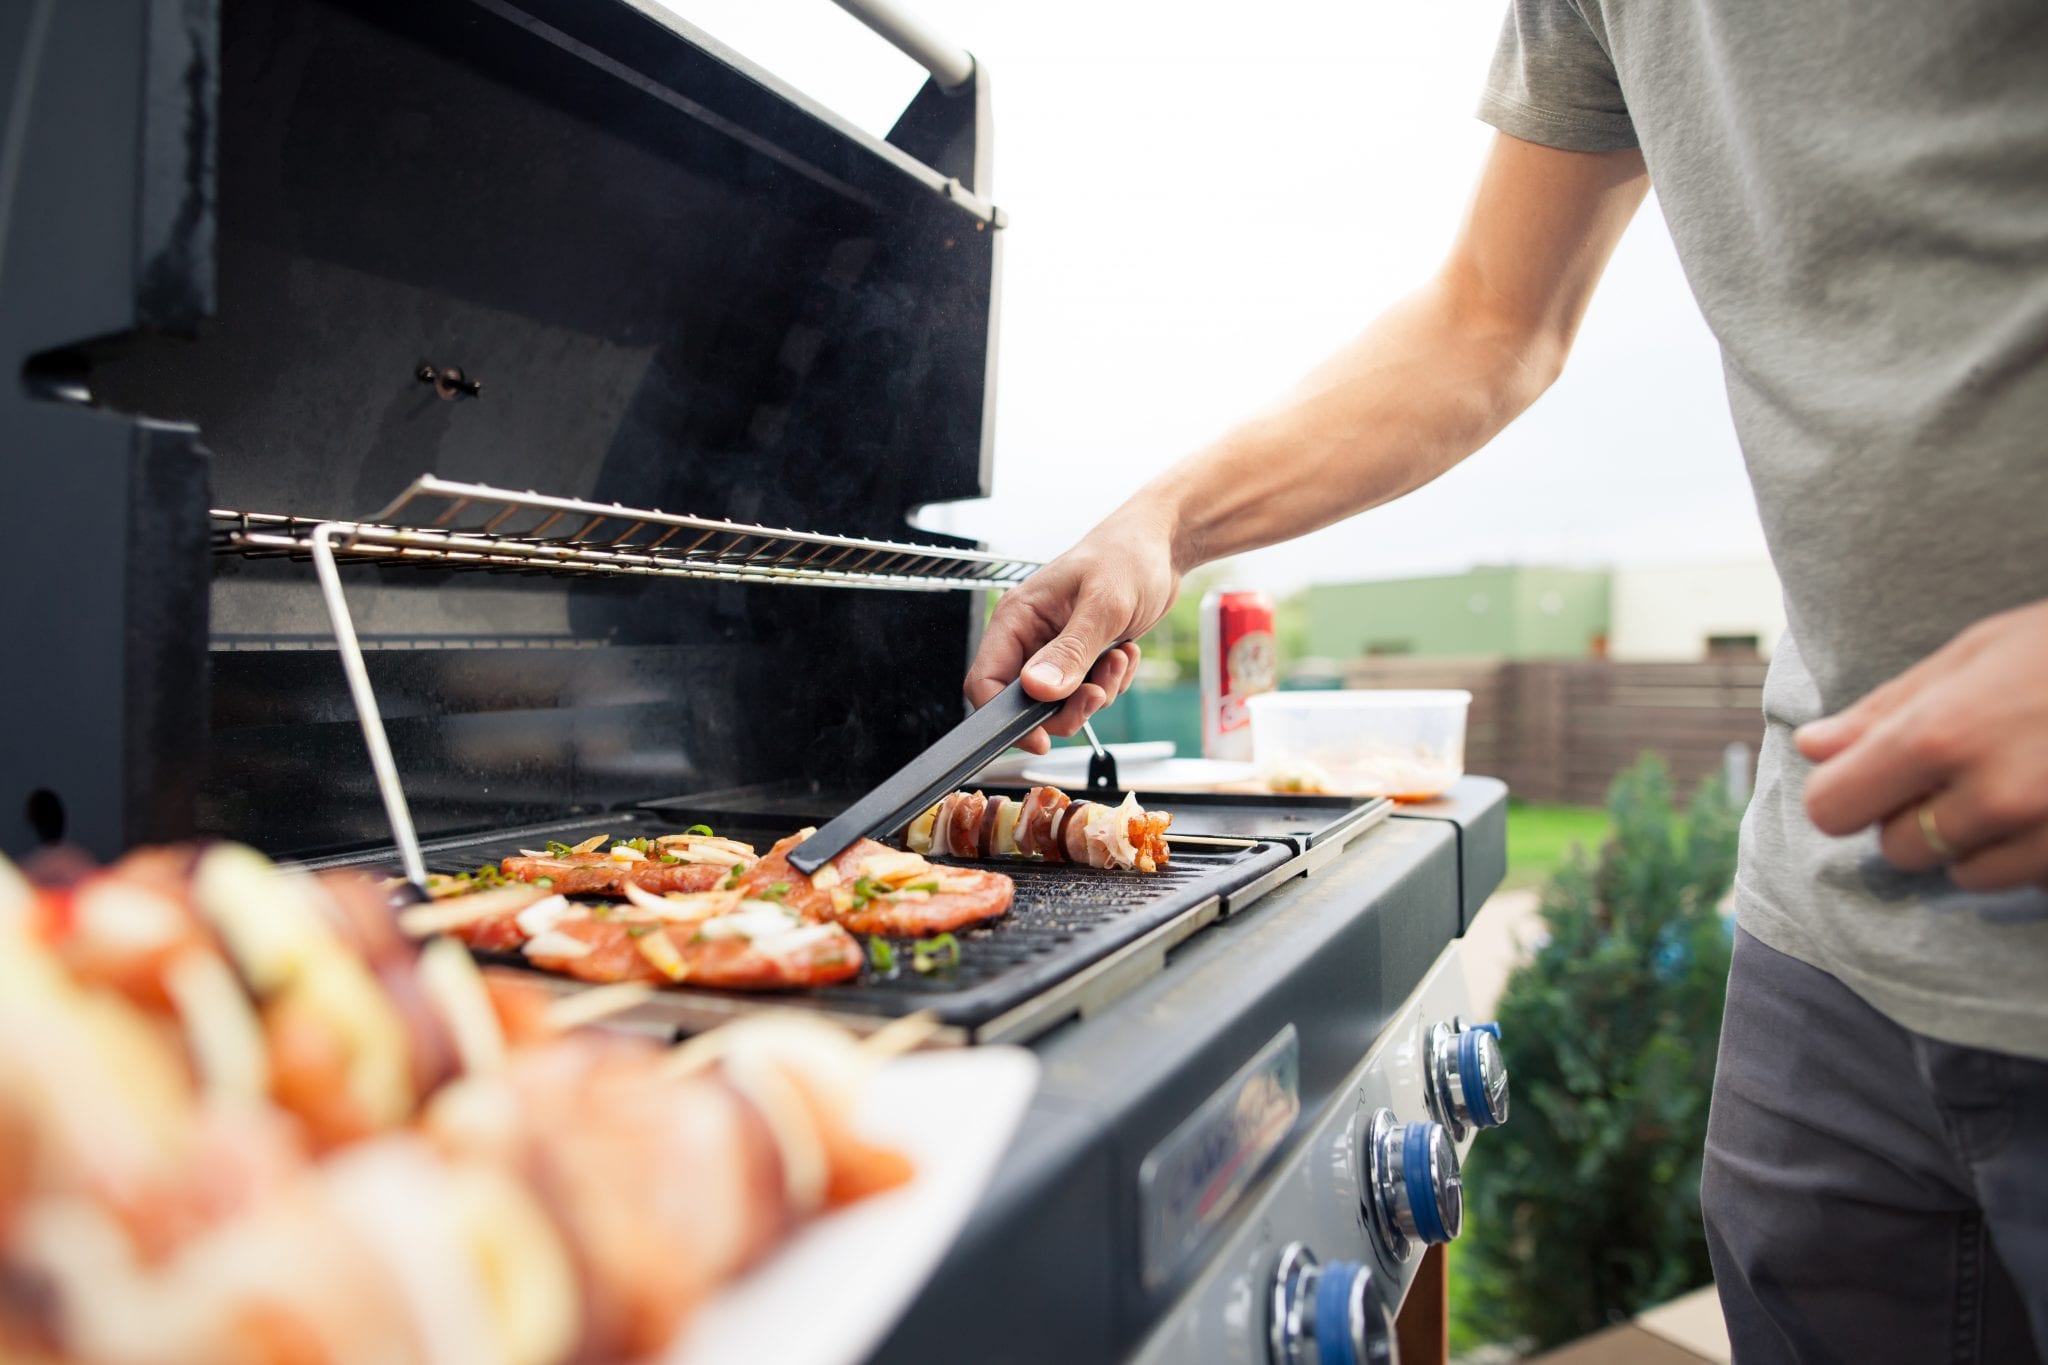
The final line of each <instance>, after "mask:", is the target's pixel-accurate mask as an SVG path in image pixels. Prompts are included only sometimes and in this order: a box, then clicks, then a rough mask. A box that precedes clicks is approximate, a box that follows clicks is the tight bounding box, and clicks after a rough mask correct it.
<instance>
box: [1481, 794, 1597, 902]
mask: <svg viewBox="0 0 2048 1365" xmlns="http://www.w3.org/2000/svg"><path fill="white" fill-rule="evenodd" d="M1606 837H1607V812H1606V811H1604V810H1601V809H1599V808H1597V807H1592V806H1548V805H1542V804H1538V803H1536V802H1530V801H1514V800H1511V801H1509V802H1508V875H1507V877H1506V878H1505V879H1504V880H1503V881H1502V882H1501V888H1502V889H1503V890H1514V889H1516V888H1518V887H1533V886H1541V885H1542V884H1543V883H1544V881H1546V880H1547V879H1548V878H1549V876H1550V874H1551V873H1552V872H1554V871H1556V870H1557V869H1558V868H1559V867H1561V866H1562V865H1563V864H1564V860H1565V855H1566V854H1567V853H1569V852H1570V851H1571V848H1572V845H1574V844H1578V845H1581V846H1583V847H1584V848H1585V850H1586V852H1587V853H1588V854H1594V853H1597V852H1599V850H1600V843H1601V841H1602V840H1603V839H1605V838H1606Z"/></svg>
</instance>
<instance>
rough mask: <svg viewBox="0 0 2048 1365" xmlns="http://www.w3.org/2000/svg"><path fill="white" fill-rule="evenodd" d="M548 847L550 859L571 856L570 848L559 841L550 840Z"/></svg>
mask: <svg viewBox="0 0 2048 1365" xmlns="http://www.w3.org/2000/svg"><path fill="white" fill-rule="evenodd" d="M547 847H548V856H549V857H550V858H566V857H568V856H569V846H568V845H567V844H565V843H563V842H562V841H561V840H559V839H550V840H548V845H547Z"/></svg>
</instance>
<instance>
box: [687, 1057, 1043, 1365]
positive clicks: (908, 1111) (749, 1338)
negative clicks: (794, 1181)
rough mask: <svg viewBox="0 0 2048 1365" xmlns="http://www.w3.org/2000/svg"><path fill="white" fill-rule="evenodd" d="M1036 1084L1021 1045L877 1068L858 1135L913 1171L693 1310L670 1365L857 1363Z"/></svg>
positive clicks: (965, 1207)
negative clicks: (903, 1159)
mask: <svg viewBox="0 0 2048 1365" xmlns="http://www.w3.org/2000/svg"><path fill="white" fill-rule="evenodd" d="M1037 1088H1038V1058H1037V1057H1035V1056H1034V1055H1032V1054H1031V1053H1029V1052H1027V1051H1025V1050H1024V1049H1023V1048H1012V1047H978V1048H961V1049H959V1050H957V1051H950V1052H920V1053H913V1054H912V1055H910V1056H908V1057H899V1058H897V1059H896V1060H895V1061H893V1062H891V1063H889V1064H888V1065H887V1066H885V1067H883V1068H882V1070H881V1071H880V1072H879V1073H878V1074H877V1075H876V1076H875V1079H874V1083H873V1085H872V1086H871V1087H870V1088H869V1090H868V1095H867V1100H866V1102H865V1104H864V1105H863V1107H862V1109H861V1125H860V1127H861V1131H862V1132H863V1133H865V1134H866V1135H868V1136H869V1137H871V1138H873V1139H874V1140H875V1141H877V1142H886V1143H889V1144H890V1145H892V1146H895V1147H897V1148H899V1149H900V1150H902V1151H903V1152H905V1153H906V1154H908V1155H909V1157H910V1158H911V1160H912V1161H914V1162H916V1163H917V1175H916V1176H915V1177H914V1178H913V1179H912V1180H911V1182H910V1183H909V1184H907V1185H905V1186H903V1187H902V1188H901V1189H896V1190H891V1191H890V1192H889V1193H887V1194H884V1195H877V1196H876V1197H875V1198H873V1199H867V1200H863V1201H862V1202H861V1203H858V1204H855V1205H854V1206H853V1207H852V1208H848V1209H842V1210H840V1211H839V1212H838V1213H835V1214H832V1215H830V1216H829V1217H826V1218H822V1219H820V1220H818V1221H817V1222H815V1223H813V1224H811V1225H810V1226H809V1227H807V1228H805V1229H804V1230H803V1231H802V1232H799V1233H798V1234H797V1235H796V1236H795V1237H793V1238H791V1239H790V1240H789V1242H788V1243H787V1244H786V1245H784V1246H783V1247H782V1249H781V1250H780V1251H778V1252H776V1254H775V1255H774V1256H773V1257H771V1258H770V1259H769V1260H768V1261H767V1263H766V1264H764V1265H762V1266H760V1267H758V1268H757V1269H756V1270H754V1271H753V1273H752V1274H749V1275H747V1276H746V1277H745V1278H743V1279H741V1280H740V1281H738V1282H737V1283H735V1284H733V1285H731V1286H730V1287H728V1288H727V1289H726V1290H725V1291H724V1292H722V1293H720V1294H719V1295H718V1296H717V1297H716V1298H714V1299H713V1300H712V1301H711V1302H710V1303H708V1304H706V1305H705V1306H704V1307H703V1308H702V1309H701V1310H699V1311H698V1313H697V1314H696V1316H695V1317H693V1318H692V1319H691V1320H690V1322H689V1324H688V1325H687V1326H686V1327H685V1329H684V1333H683V1338H682V1340H681V1341H679V1342H677V1343H676V1345H675V1346H674V1347H672V1348H671V1349H670V1350H669V1352H668V1354H667V1355H666V1356H665V1357H664V1358H663V1359H664V1360H665V1361H666V1362H667V1365H759V1363H760V1362H766V1361H773V1362H774V1365H856V1363H857V1362H859V1361H863V1360H866V1359H867V1358H868V1356H869V1355H870V1354H872V1353H873V1351H874V1349H875V1348H876V1347H877V1346H879V1345H881V1344H882V1338H883V1337H885V1336H887V1335H888V1332H889V1329H890V1328H891V1327H892V1326H894V1325H895V1323H896V1319H897V1318H899V1317H901V1316H902V1315H903V1311H904V1310H905V1309H906V1308H908V1307H909V1306H910V1304H911V1301H912V1300H913V1299H915V1298H916V1297H917V1292H918V1290H920V1289H922V1288H923V1287H924V1282H925V1281H926V1279H928V1278H929V1277H930V1276H931V1273H932V1271H933V1270H934V1269H935V1268H937V1266H938V1264H939V1260H940V1258H941V1257H943V1256H944V1255H945V1253H946V1249H947V1248H948V1247H950V1246H952V1244H953V1239H954V1238H955V1237H957V1236H959V1235H960V1229H961V1227H962V1226H963V1225H964V1224H965V1223H966V1222H967V1216H968V1215H969V1214H970V1213H972V1212H973V1211H974V1208H975V1205H977V1204H978V1203H980V1202H981V1193H982V1190H983V1189H984V1188H986V1186H987V1185H988V1181H989V1177H990V1175H992V1174H993V1173H994V1171H995V1166H996V1161H997V1159H998V1158H1000V1157H1001V1156H1002V1154H1003V1152H1004V1151H1005V1150H1006V1149H1007V1148H1008V1147H1009V1145H1010V1139H1011V1138H1012V1137H1013V1136H1015V1134H1016V1131H1017V1124H1018V1123H1019V1122H1020V1121H1021V1120H1022V1119H1023V1117H1024V1106H1025V1105H1026V1104H1027V1103H1028V1102H1029V1101H1030V1099H1031V1094H1032V1091H1034V1090H1036V1089H1037Z"/></svg>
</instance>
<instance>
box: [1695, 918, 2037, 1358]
mask: <svg viewBox="0 0 2048 1365" xmlns="http://www.w3.org/2000/svg"><path fill="white" fill-rule="evenodd" d="M2042 989H2043V990H2044V991H2048V982H2043V983H2042ZM1700 1198H1701V1202H1702V1204H1703V1205H1704V1208H1705V1212H1706V1223H1707V1246H1708V1250H1709V1252H1710V1254H1711V1255H1712V1257H1713V1262H1714V1279H1715V1282H1716V1283H1717V1284H1718V1286H1719V1288H1720V1294H1721V1307H1722V1311H1723V1312H1724V1313H1725V1314H1726V1316H1727V1320H1728V1335H1729V1337H1730V1340H1731V1341H1732V1343H1733V1345H1734V1347H1735V1362H1736V1365H1773V1363H1774V1362H1779V1361H1797V1362H1802V1365H1814V1363H1815V1362H1822V1361H1842V1362H1845V1365H1866V1363H1869V1362H1888V1361H1901V1362H1908V1363H1909V1365H1964V1362H1968V1363H1969V1365H1978V1362H1983V1365H2007V1363H2008V1362H2011V1363H2012V1365H2026V1363H2027V1362H2037V1361H2039V1360H2040V1359H2041V1358H2042V1356H2043V1355H2048V1063H2042V1062H2035V1061H2029V1060H2026V1059H2024V1058H2019V1057H2008V1056H2005V1055H2003V1054H2001V1053H1996V1052H1984V1051H1979V1050H1977V1049H1974V1048H1966V1047H1955V1046H1952V1045H1950V1044H1947V1043H1939V1042H1935V1041H1934V1040H1933V1039H1930V1038H1924V1037H1922V1036H1920V1035H1919V1034H1916V1033H1911V1032H1908V1031H1907V1030H1906V1029H1903V1028H1900V1027H1899V1026H1898V1025H1897V1024H1894V1023H1893V1022H1891V1020H1889V1019H1887V1018H1886V1017H1885V1016H1884V1015H1882V1014H1879V1013H1878V1012H1877V1011H1876V1010H1874V1009H1872V1008H1871V1007H1870V1006H1869V1005H1866V1004H1865V1003H1863V1001H1862V999H1861V998H1860V997H1858V996H1857V995H1855V994H1854V993H1853V992H1851V991H1850V990H1849V988H1848V987H1846V986H1844V985H1843V984H1842V983H1841V982H1839V981H1837V980H1836V979H1835V978H1834V977H1832V976H1830V975H1828V974H1827V973H1826V972H1823V971H1820V970H1819V969H1817V968H1814V967H1810V966H1808V965H1807V964H1805V963H1803V962H1800V961H1798V960H1797V959H1794V958H1790V957H1786V956H1785V955H1784V954H1783V953H1780V952H1777V951H1775V950H1774V949H1771V948H1769V947H1766V946H1765V945H1764V944H1763V943H1761V942H1759V941H1758V940H1756V939H1754V938H1752V937H1750V935H1748V934H1747V933H1743V932H1741V931H1739V930H1738V931H1737V934H1736V940H1735V960H1734V968H1733V970H1732V971H1731V972H1730V974H1729V978H1728V1013H1727V1016H1726V1019H1725V1022H1724V1023H1723V1024H1722V1027H1721V1052H1720V1061H1719V1063H1718V1066H1717V1071H1716V1075H1715V1077H1714V1102H1713V1111H1712V1114H1711V1116H1710V1118H1709V1120H1708V1123H1707V1153H1706V1165H1705V1169H1704V1173H1703V1176H1702V1179H1701V1182H1700ZM2037 1346H2038V1348H2039V1349H2038V1350H2037Z"/></svg>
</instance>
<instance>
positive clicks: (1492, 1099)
mask: <svg viewBox="0 0 2048 1365" xmlns="http://www.w3.org/2000/svg"><path fill="white" fill-rule="evenodd" d="M1428 1073H1429V1074H1428V1090H1429V1108H1430V1112H1431V1113H1433V1114H1435V1115H1436V1116H1437V1119H1438V1120H1439V1121H1440V1122H1441V1123H1442V1124H1443V1126H1444V1127H1445V1128H1447V1129H1449V1130H1450V1134H1451V1141H1453V1142H1463V1141H1464V1140H1465V1134H1466V1132H1467V1131H1468V1130H1469V1129H1476V1128H1497V1127H1499V1126H1500V1125H1501V1124H1503V1123H1506V1122H1507V1121H1508V1064H1507V1059H1506V1058H1505V1057H1503V1056H1502V1055H1501V1050H1500V1025H1499V1024H1472V1025H1470V1026H1462V1025H1461V1024H1460V1023H1459V1022H1457V1021H1453V1022H1452V1023H1451V1024H1450V1025H1448V1026H1446V1025H1444V1024H1434V1025H1432V1026H1431V1027H1430V1030H1429V1066H1428Z"/></svg>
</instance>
